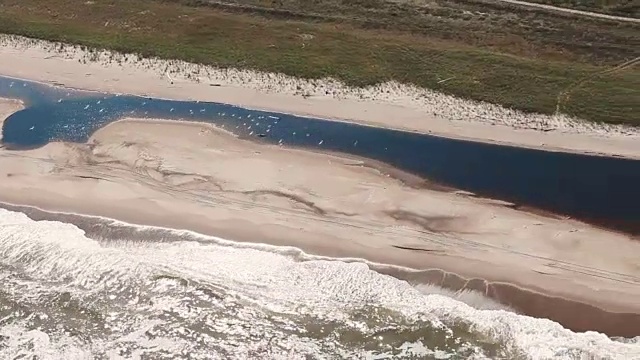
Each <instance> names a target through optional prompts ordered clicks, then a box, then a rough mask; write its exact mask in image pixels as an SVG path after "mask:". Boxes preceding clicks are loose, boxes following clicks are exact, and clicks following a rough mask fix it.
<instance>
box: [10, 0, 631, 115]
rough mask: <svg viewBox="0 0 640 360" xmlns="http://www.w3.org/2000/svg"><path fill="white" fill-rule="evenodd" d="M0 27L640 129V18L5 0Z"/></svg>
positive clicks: (469, 4)
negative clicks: (401, 86) (406, 87)
mask: <svg viewBox="0 0 640 360" xmlns="http://www.w3.org/2000/svg"><path fill="white" fill-rule="evenodd" d="M0 32H2V33H8V34H17V35H24V36H29V37H34V38H39V39H44V40H52V41H62V42H69V43H74V44H79V45H84V46H87V47H91V48H101V49H102V48H103V49H109V50H115V51H119V52H127V53H136V54H138V55H140V56H143V57H150V56H155V57H160V58H165V59H181V60H185V61H189V62H195V63H201V64H207V65H214V66H218V67H223V68H224V67H234V68H240V69H253V70H259V71H270V72H279V73H283V74H286V75H291V76H296V77H301V78H307V79H316V78H323V77H333V78H336V79H339V80H342V81H344V82H345V83H347V84H349V85H352V86H367V85H371V84H375V83H380V82H385V81H389V80H397V81H399V82H403V83H409V84H414V85H417V86H420V87H424V88H428V89H433V90H436V91H440V92H443V93H447V94H451V95H455V96H459V97H462V98H467V99H473V100H479V101H486V102H489V103H493V104H499V105H503V106H505V107H509V108H514V109H518V110H523V111H528V112H540V113H545V114H553V113H555V112H557V111H559V112H561V113H564V114H568V115H572V116H576V117H579V118H582V119H585V120H590V121H595V122H606V123H625V124H633V125H640V112H638V111H637V104H638V103H640V66H639V65H640V63H639V62H638V61H637V60H634V59H637V58H639V57H640V47H638V46H635V45H637V44H638V42H639V41H640V25H638V24H634V23H623V22H616V21H612V20H603V19H588V18H581V17H577V16H575V15H570V14H557V13H553V12H549V11H546V10H537V9H536V10H533V9H523V8H520V7H518V6H515V5H511V4H504V3H499V2H492V1H489V0H459V1H451V0H434V1H430V2H427V1H412V2H405V1H398V0H395V1H391V0H388V1H385V0H357V1H346V0H316V1H302V0H273V1H271V0H269V1H265V0H228V1H223V2H217V1H200V0H109V1H84V0H50V1H47V2H42V1H38V0H0ZM634 44H635V45H634Z"/></svg>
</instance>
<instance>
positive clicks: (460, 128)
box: [0, 35, 640, 158]
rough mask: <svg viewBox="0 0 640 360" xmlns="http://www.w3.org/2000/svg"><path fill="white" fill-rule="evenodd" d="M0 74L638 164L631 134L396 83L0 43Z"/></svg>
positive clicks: (639, 154)
mask: <svg viewBox="0 0 640 360" xmlns="http://www.w3.org/2000/svg"><path fill="white" fill-rule="evenodd" d="M0 44H1V45H2V46H1V48H0V69H1V70H0V75H5V76H12V77H17V78H23V79H28V80H36V81H41V82H45V83H50V84H56V85H64V86H67V87H72V88H81V89H88V90H96V91H107V92H112V93H123V94H124V93H126V94H135V95H141V96H152V97H159V98H167V99H178V100H199V101H214V102H221V103H228V104H233V105H239V106H243V107H247V108H252V109H261V110H269V111H276V112H284V113H294V114H297V115H302V116H310V117H319V118H323V119H330V120H334V121H348V122H356V123H360V124H366V125H370V126H379V127H385V128H393V129H401V130H407V131H415V132H420V133H428V134H433V135H438V136H444V137H449V138H460V139H467V140H474V141H484V142H494V143H501V144H509V145H515V146H521V147H529V148H542V149H546V150H549V151H567V152H578V153H589V154H600V155H609V156H620V157H628V158H640V130H638V129H637V128H632V127H628V126H622V125H607V124H594V123H588V122H584V121H581V120H579V119H573V118H570V117H568V116H565V115H562V114H556V115H553V116H548V115H540V114H525V113H522V112H519V111H514V110H511V109H505V108H502V107H500V106H496V105H491V104H487V103H478V102H474V101H467V100H463V99H458V98H455V97H452V96H448V95H444V94H440V93H436V92H433V91H429V90H425V89H418V88H416V87H413V86H407V85H402V84H398V83H393V82H391V83H385V84H380V85H377V86H374V87H370V88H364V89H362V88H359V89H354V88H349V87H347V86H345V85H344V84H342V83H340V82H338V81H335V80H332V79H324V80H309V81H307V80H300V79H295V78H291V77H287V76H283V75H280V74H273V73H258V72H253V71H239V70H234V69H216V68H212V67H207V66H201V65H196V64H190V63H186V62H182V61H164V60H158V59H139V58H138V57H137V56H135V55H126V54H118V53H113V52H106V51H103V52H90V51H85V50H82V49H80V47H75V46H69V45H64V44H57V43H49V42H44V41H39V40H33V39H26V38H22V37H16V36H6V35H0Z"/></svg>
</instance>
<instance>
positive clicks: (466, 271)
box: [0, 101, 640, 336]
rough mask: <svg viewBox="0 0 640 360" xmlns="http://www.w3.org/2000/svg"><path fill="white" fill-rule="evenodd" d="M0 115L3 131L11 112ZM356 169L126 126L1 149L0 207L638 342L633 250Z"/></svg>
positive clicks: (353, 162) (240, 143) (151, 125)
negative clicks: (169, 231)
mask: <svg viewBox="0 0 640 360" xmlns="http://www.w3.org/2000/svg"><path fill="white" fill-rule="evenodd" d="M0 104H1V105H0V117H2V118H4V116H6V115H8V114H9V113H10V112H12V111H15V110H17V109H18V108H19V106H20V104H19V103H16V102H8V101H0ZM367 165H369V164H365V163H363V162H362V161H360V160H358V159H352V158H347V157H341V156H336V155H328V154H319V153H312V152H308V151H304V150H295V149H285V148H282V147H278V146H273V145H264V144H258V143H254V142H251V141H246V140H241V139H237V138H236V137H234V136H233V135H231V134H229V133H225V132H221V131H219V130H217V129H216V128H214V127H212V126H210V125H204V124H196V123H182V122H180V123H177V122H170V121H150V120H144V121H138V120H125V121H119V122H116V123H113V124H110V125H108V126H107V127H105V128H103V129H101V130H99V131H98V132H97V133H96V134H95V135H94V136H93V137H92V138H91V139H90V141H89V142H88V144H65V143H51V144H48V145H46V146H45V147H43V148H40V149H36V150H29V151H8V150H6V149H0V201H3V202H7V203H13V204H23V205H31V206H36V207H39V208H42V209H45V210H50V211H62V212H73V213H81V214H89V215H98V216H105V217H110V218H115V219H120V220H123V221H127V222H131V223H135V224H144V225H156V226H163V227H170V228H178V229H190V230H194V231H197V232H200V233H204V234H210V235H215V236H220V237H224V238H228V239H232V240H237V241H251V242H256V241H259V242H265V243H270V244H274V245H290V246H295V247H299V248H301V249H303V250H305V251H306V252H308V253H312V254H318V255H326V256H333V257H351V258H353V257H356V258H364V259H367V260H370V261H373V262H379V263H385V264H393V265H399V266H404V267H410V268H414V269H423V270H428V269H442V270H444V271H447V272H450V273H451V274H449V275H447V276H443V273H442V271H440V270H432V271H425V272H422V273H419V274H413V275H412V276H410V277H413V279H414V280H420V281H425V280H431V281H433V282H436V283H441V284H442V285H444V286H446V287H448V288H452V289H460V288H470V289H476V290H479V291H481V292H484V293H486V294H488V295H489V296H491V297H493V298H496V299H499V300H501V301H502V302H504V303H506V304H508V305H510V306H512V307H514V308H516V309H518V310H520V311H522V312H524V313H526V314H529V315H532V316H540V317H549V318H552V319H554V320H556V321H559V322H561V323H562V324H564V325H565V326H567V327H570V328H572V329H574V330H586V329H595V330H598V331H602V332H605V333H608V334H612V335H623V336H632V335H633V336H635V335H638V334H640V316H638V315H634V314H640V303H638V301H637V299H638V298H639V297H640V266H638V261H637V254H639V253H640V242H638V241H634V240H633V239H631V238H630V237H628V236H626V235H623V234H617V233H612V232H607V231H604V230H599V229H595V228H592V227H590V226H588V225H585V224H582V223H578V222H573V221H561V220H557V219H552V218H547V217H543V216H539V215H535V214H529V213H525V212H520V211H517V210H514V209H511V208H508V207H504V206H501V205H499V204H497V203H494V202H492V201H489V200H482V199H476V198H469V197H466V196H464V195H460V194H455V193H447V192H439V191H434V190H429V189H424V188H415V187H410V186H407V185H405V184H404V183H402V182H401V181H399V180H397V179H395V178H393V177H389V176H386V175H384V174H382V173H381V172H380V171H378V170H376V169H374V168H372V167H371V166H367ZM178 214H179V216H178ZM389 273H392V274H399V271H397V270H392V269H390V270H389ZM404 276H405V277H406V276H408V275H406V274H405V275H404ZM470 278H479V279H483V280H487V281H482V280H481V281H472V282H469V281H466V280H465V279H470ZM510 284H516V285H517V286H518V287H522V288H526V289H529V290H530V291H533V292H534V293H529V292H527V291H523V290H520V289H519V288H518V287H516V286H513V285H510ZM536 293H539V294H536ZM554 297H557V298H554ZM563 299H565V300H563ZM580 303H582V304H580ZM594 306H595V307H594Z"/></svg>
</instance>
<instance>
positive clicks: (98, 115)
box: [0, 77, 640, 234]
mask: <svg viewBox="0 0 640 360" xmlns="http://www.w3.org/2000/svg"><path fill="white" fill-rule="evenodd" d="M0 97H7V98H19V99H21V100H23V101H24V102H25V104H26V105H27V108H26V109H24V110H22V111H19V112H17V113H15V114H13V115H11V116H10V117H9V118H8V119H7V120H6V121H5V123H4V127H3V142H4V145H5V146H7V147H8V148H13V149H27V148H34V147H40V146H43V145H45V144H47V143H48V142H50V141H71V142H85V141H87V140H88V138H89V137H90V136H91V135H92V134H93V133H94V132H95V131H96V130H97V129H99V128H101V127H103V126H105V125H106V124H108V123H110V122H113V121H116V120H118V119H121V118H123V117H136V118H163V119H175V120H188V121H202V122H208V123H212V124H215V125H217V126H220V127H224V128H225V129H227V130H230V131H233V132H234V133H236V134H238V135H240V136H241V137H256V139H257V138H258V137H257V136H258V135H260V140H261V141H266V142H270V143H283V144H284V145H285V146H286V145H290V146H300V147H306V148H313V149H324V150H330V151H338V152H344V153H348V154H353V155H357V156H363V157H367V158H371V159H375V160H379V161H382V162H385V163H387V164H390V165H393V166H395V167H397V168H400V169H402V170H405V171H408V172H411V173H414V174H416V175H419V176H421V177H423V178H425V179H428V180H430V181H432V182H435V183H439V184H443V185H447V186H450V187H453V188H457V189H462V190H466V191H470V192H473V193H476V194H478V195H481V196H486V197H491V198H495V199H502V200H506V201H510V202H513V203H516V204H518V205H523V206H528V207H533V208H538V209H542V210H546V211H551V212H554V213H557V214H562V215H568V216H571V217H574V218H578V219H581V220H585V221H588V222H592V223H595V224H598V225H602V226H606V227H610V228H615V229H620V230H624V231H627V232H631V233H633V234H640V190H638V189H637V188H636V187H637V186H638V185H639V184H640V161H639V160H631V159H623V158H614V157H602V156H589V155H580V154H569V153H560V152H548V151H542V150H532V149H524V148H517V147H512V146H504V145H495V144H487V143H481V142H473V141H463V140H454V139H446V138H441V137H436V136H430V135H423V134H417V133H411V132H404V131H395V130H388V129H380V128H373V127H367V126H361V125H355V124H348V123H340V122H331V121H324V120H319V119H310V118H304V117H298V116H293V115H284V114H279V113H272V112H266V111H256V110H247V109H243V108H240V107H236V106H232V105H226V104H220V103H213V102H189V101H172V100H161V99H150V98H144V97H139V96H128V95H127V96H124V95H123V96H117V95H110V94H101V93H94V92H85V91H79V90H72V89H66V88H62V87H52V86H48V85H43V84H38V83H34V82H28V81H22V80H17V79H11V78H3V77H0ZM326 176H331V174H327V175H326Z"/></svg>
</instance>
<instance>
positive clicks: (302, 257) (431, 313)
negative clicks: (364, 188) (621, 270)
mask: <svg viewBox="0 0 640 360" xmlns="http://www.w3.org/2000/svg"><path fill="white" fill-rule="evenodd" d="M70 216H71V215H70ZM73 216H75V217H77V218H82V219H83V220H82V222H81V223H78V224H71V223H68V222H61V221H49V220H42V219H38V218H37V217H34V218H33V219H32V218H30V217H28V216H27V215H25V214H23V213H20V212H14V211H9V210H5V209H0V283H1V284H2V286H1V287H0V358H16V357H32V356H36V357H38V358H40V359H60V358H65V359H86V358H93V357H108V358H140V357H143V358H144V357H152V358H164V357H167V358H170V357H185V356H187V354H188V355H189V358H194V359H198V358H203V359H204V358H212V357H214V358H270V359H297V358H327V357H329V358H345V357H346V358H362V359H385V358H391V357H393V358H406V359H413V358H415V359H418V358H419V359H423V358H465V359H466V358H509V359H518V358H533V359H547V358H553V359H579V358H590V357H591V358H611V359H633V358H640V344H638V341H636V340H633V339H632V340H628V341H625V342H622V341H614V340H612V339H609V338H608V337H607V336H605V335H603V334H599V333H595V332H588V333H574V332H571V331H569V330H567V329H564V328H563V327H562V326H560V325H559V324H557V323H554V322H552V321H550V320H545V319H534V318H530V317H526V316H522V315H518V314H516V313H514V312H512V311H509V310H508V309H506V308H504V307H502V306H501V305H500V304H497V303H495V302H492V301H491V300H489V299H487V298H484V297H483V296H482V295H481V294H478V293H472V292H469V293H463V294H456V293H451V292H448V291H446V290H444V289H440V288H438V287H435V286H428V285H411V284H409V283H408V282H406V281H402V280H399V279H396V278H394V277H391V276H387V275H383V274H380V273H379V272H376V271H374V270H372V266H371V264H367V263H364V262H361V261H356V259H351V260H350V261H338V260H335V259H329V258H320V257H314V256H309V255H306V254H304V253H303V252H302V251H300V250H298V249H295V248H286V247H285V248H283V247H274V246H269V245H264V244H249V243H235V242H232V241H228V240H224V239H220V238H215V237H209V236H203V235H199V234H196V233H192V232H188V231H181V230H180V231H178V230H170V229H161V228H153V227H141V226H134V225H130V224H125V223H121V222H117V221H113V220H107V219H100V218H89V217H79V216H77V215H73ZM76 220H77V219H76ZM453 297H456V298H457V299H454V298H453ZM460 300H462V301H460ZM465 303H466V304H465ZM468 304H470V305H471V306H470V305H468Z"/></svg>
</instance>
